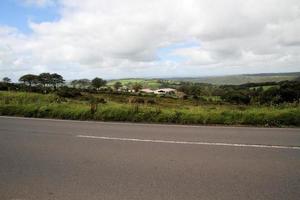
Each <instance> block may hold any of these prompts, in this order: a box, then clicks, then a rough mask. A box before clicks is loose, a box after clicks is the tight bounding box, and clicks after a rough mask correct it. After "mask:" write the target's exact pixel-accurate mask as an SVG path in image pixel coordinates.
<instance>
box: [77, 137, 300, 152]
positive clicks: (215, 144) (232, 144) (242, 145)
mask: <svg viewBox="0 0 300 200" xmlns="http://www.w3.org/2000/svg"><path fill="white" fill-rule="evenodd" d="M76 137H78V138H90V139H101V140H119V141H131V142H151V143H168V144H189V145H209V146H229V147H251V148H269V149H296V150H300V146H281V145H264V144H235V143H220V142H192V141H173V140H150V139H138V138H117V137H104V136H91V135H77V136H76Z"/></svg>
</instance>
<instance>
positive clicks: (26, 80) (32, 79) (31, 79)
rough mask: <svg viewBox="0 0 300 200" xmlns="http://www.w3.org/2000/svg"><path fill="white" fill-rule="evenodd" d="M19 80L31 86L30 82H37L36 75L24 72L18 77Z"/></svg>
mask: <svg viewBox="0 0 300 200" xmlns="http://www.w3.org/2000/svg"><path fill="white" fill-rule="evenodd" d="M19 81H20V82H23V83H24V84H28V85H29V87H30V88H31V86H32V84H36V83H38V76H36V75H33V74H25V75H23V76H21V77H20V78H19Z"/></svg>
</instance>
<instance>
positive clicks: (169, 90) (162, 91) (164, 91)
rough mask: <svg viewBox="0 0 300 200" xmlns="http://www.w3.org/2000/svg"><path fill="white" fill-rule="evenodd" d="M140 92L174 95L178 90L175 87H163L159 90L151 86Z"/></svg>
mask: <svg viewBox="0 0 300 200" xmlns="http://www.w3.org/2000/svg"><path fill="white" fill-rule="evenodd" d="M140 92H142V93H147V94H159V95H165V94H169V95H172V94H175V93H176V92H177V90H176V89H173V88H161V89H158V90H151V89H149V88H145V89H142V90H140Z"/></svg>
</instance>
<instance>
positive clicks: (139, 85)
mask: <svg viewBox="0 0 300 200" xmlns="http://www.w3.org/2000/svg"><path fill="white" fill-rule="evenodd" d="M142 88H143V86H142V85H141V84H140V83H134V84H133V85H132V89H133V90H134V91H135V92H138V91H140V90H141V89H142Z"/></svg>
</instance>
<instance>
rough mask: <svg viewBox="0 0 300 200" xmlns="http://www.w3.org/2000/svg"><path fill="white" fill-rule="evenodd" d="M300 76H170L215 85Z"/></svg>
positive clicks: (297, 76)
mask: <svg viewBox="0 0 300 200" xmlns="http://www.w3.org/2000/svg"><path fill="white" fill-rule="evenodd" d="M299 77H300V72H292V73H264V74H242V75H230V76H209V77H197V78H189V77H187V78H171V79H169V80H175V81H191V82H198V83H210V84H216V85H240V84H244V83H261V82H279V81H285V80H295V79H297V78H299Z"/></svg>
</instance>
